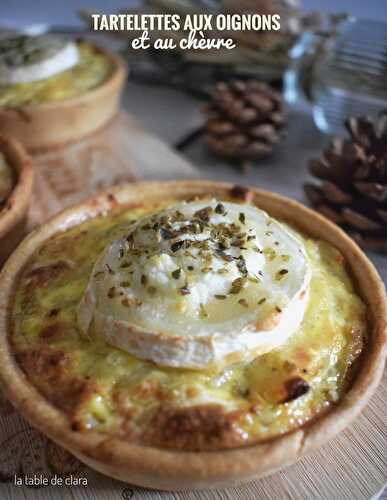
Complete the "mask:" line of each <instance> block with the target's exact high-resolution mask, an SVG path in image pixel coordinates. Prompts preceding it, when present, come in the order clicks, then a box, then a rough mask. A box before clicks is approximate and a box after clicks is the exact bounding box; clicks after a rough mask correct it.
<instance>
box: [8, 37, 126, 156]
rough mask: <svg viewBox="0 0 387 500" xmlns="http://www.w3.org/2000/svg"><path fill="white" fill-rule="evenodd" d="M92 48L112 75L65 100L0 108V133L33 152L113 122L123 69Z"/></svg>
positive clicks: (111, 56)
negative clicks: (106, 62)
mask: <svg viewBox="0 0 387 500" xmlns="http://www.w3.org/2000/svg"><path fill="white" fill-rule="evenodd" d="M90 45H92V44H90ZM92 46H93V47H94V49H95V50H97V51H99V52H101V53H102V54H104V55H105V56H106V57H107V58H108V59H110V60H111V61H112V62H113V63H114V70H113V73H112V74H111V75H110V77H109V78H108V79H107V80H106V81H105V82H103V83H102V84H101V85H98V86H97V87H96V88H94V89H91V90H89V91H88V92H85V93H84V94H81V95H79V96H77V97H72V98H69V99H63V100H59V101H51V102H42V103H37V104H29V105H26V106H20V107H15V108H4V107H1V106H0V133H4V134H5V133H6V134H9V135H11V136H12V137H15V138H17V139H19V140H20V141H21V142H22V143H23V145H24V146H25V147H26V148H27V149H28V150H29V151H32V152H37V151H44V150H46V149H50V148H53V147H58V146H61V145H63V144H66V143H69V142H72V141H76V140H78V139H82V138H83V137H85V136H87V135H89V134H91V133H92V132H94V131H96V130H98V129H99V128H101V127H102V126H103V125H104V124H105V123H107V122H108V121H109V120H110V119H111V118H113V116H114V115H115V114H116V112H117V110H118V106H119V100H120V95H121V91H122V88H123V86H124V83H125V80H126V75H127V67H126V65H125V63H124V61H123V60H122V59H121V58H120V57H118V56H116V55H115V54H113V53H111V52H109V51H107V50H105V49H102V48H100V47H96V46H94V45H92Z"/></svg>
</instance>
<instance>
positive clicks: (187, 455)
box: [0, 181, 387, 490]
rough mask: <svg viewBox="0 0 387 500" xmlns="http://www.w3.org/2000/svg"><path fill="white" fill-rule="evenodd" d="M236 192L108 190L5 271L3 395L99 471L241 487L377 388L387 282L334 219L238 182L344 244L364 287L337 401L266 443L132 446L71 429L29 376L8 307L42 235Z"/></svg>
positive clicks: (330, 432) (202, 186)
mask: <svg viewBox="0 0 387 500" xmlns="http://www.w3.org/2000/svg"><path fill="white" fill-rule="evenodd" d="M232 189H233V186H232V185H230V184H221V183H212V182H208V181H185V182H169V183H160V182H153V183H138V184H127V185H123V186H119V187H116V188H112V189H110V190H109V191H106V192H104V193H102V194H101V195H98V196H96V197H94V198H92V199H90V200H88V201H86V202H84V203H82V204H80V205H77V206H75V207H73V208H70V209H68V210H66V211H64V212H62V213H61V214H59V215H58V216H56V217H54V218H53V219H51V220H50V221H49V222H48V223H47V224H45V225H44V226H42V227H40V228H38V229H37V230H36V231H34V232H33V233H32V234H30V235H29V236H28V237H27V238H26V239H25V240H24V242H23V243H22V244H21V245H20V246H19V248H18V249H17V250H16V251H15V252H14V254H13V255H12V257H11V258H10V259H9V261H8V263H7V265H6V267H5V268H4V270H3V272H2V273H1V275H0V381H1V384H2V387H3V389H4V390H5V393H6V395H7V397H8V398H9V399H10V400H11V402H12V403H13V404H14V406H15V407H16V408H17V410H18V411H19V412H20V413H21V414H22V415H23V416H24V417H25V418H26V419H27V420H28V421H29V422H30V423H31V424H32V425H33V426H35V427H37V428H38V429H39V430H40V431H41V432H43V433H44V434H46V435H47V436H49V437H50V438H52V439H53V440H54V441H56V442H57V443H59V444H60V445H62V446H63V447H65V448H67V449H68V450H70V451H71V452H72V453H73V454H74V455H76V456H77V457H78V458H79V459H80V460H82V461H83V462H85V463H86V464H88V465H90V466H91V467H93V468H95V469H97V470H99V471H100V472H103V473H105V474H107V475H109V476H112V477H115V478H117V479H120V480H123V481H127V482H129V483H132V484H136V485H140V486H145V487H150V488H158V489H166V490H179V489H183V488H191V489H199V488H209V487H220V486H222V487H223V486H232V485H236V484H239V483H242V482H246V481H249V480H252V479H254V478H257V477H260V476H263V475H266V474H268V473H270V472H273V471H274V470H277V469H278V468H280V467H282V466H284V465H287V464H290V463H292V462H294V461H295V460H297V459H298V458H299V457H301V456H302V455H303V454H304V453H307V452H309V451H310V450H312V449H314V448H316V447H317V446H320V445H321V444H323V443H324V442H326V441H327V440H329V439H330V438H332V437H333V436H334V435H336V434H337V433H338V432H340V431H342V430H343V429H344V428H345V427H346V426H347V425H348V424H349V423H350V422H351V420H352V419H353V418H354V417H355V416H356V415H357V414H358V413H359V412H360V411H361V410H362V408H363V407H364V406H365V404H366V403H367V401H368V400H369V398H370V397H371V395H372V394H373V393H374V391H375V390H376V387H377V385H378V383H379V381H380V378H381V375H382V372H383V367H384V361H385V355H386V345H387V342H386V318H387V312H386V299H385V290H384V286H383V283H382V281H381V279H380V278H379V276H378V274H377V272H376V270H375V268H374V267H373V265H372V264H371V263H370V261H369V260H368V259H367V257H366V256H365V255H364V254H363V253H362V251H361V250H360V249H359V247H358V246H357V245H356V244H355V243H354V242H353V241H352V240H351V239H349V238H348V237H347V236H346V235H345V233H344V232H343V231H341V230H340V229H339V228H338V227H337V226H336V225H334V224H332V223H331V222H329V221H328V220H326V219H325V218H323V217H322V216H320V215H318V214H317V213H315V212H313V211H311V210H309V209H308V208H306V207H304V206H303V205H301V204H299V203H297V202H295V201H292V200H290V199H287V198H284V197H281V196H279V195H276V194H273V193H269V192H265V191H261V190H259V189H253V188H251V189H250V190H249V191H248V192H247V193H246V192H245V191H244V190H243V189H240V188H238V189H233V193H234V195H235V196H239V197H242V198H243V197H245V196H246V195H248V196H249V197H251V198H252V201H253V202H254V203H255V204H256V205H258V206H259V207H260V208H262V209H264V210H266V211H268V212H269V213H270V214H271V215H272V216H274V217H276V218H279V219H281V220H283V221H286V222H289V223H290V224H292V225H293V226H295V227H297V228H298V229H300V230H301V231H304V232H305V233H307V234H309V235H310V236H311V237H313V238H317V239H323V240H326V241H327V242H329V243H331V244H332V245H334V246H335V247H336V248H338V249H339V250H340V251H341V253H342V254H343V255H344V257H345V259H346V262H347V264H348V268H349V270H350V272H351V275H352V277H353V279H354V281H355V282H356V285H357V291H358V293H359V294H360V296H361V297H362V299H363V300H364V301H365V302H366V303H367V305H368V311H369V333H370V340H369V342H368V345H367V346H366V348H365V350H364V353H363V355H362V359H361V362H360V364H359V367H358V370H357V372H356V375H355V377H354V380H353V383H352V385H351V387H350V389H349V390H348V392H347V393H346V394H345V396H344V397H343V398H342V400H341V401H340V402H339V403H338V404H337V406H336V407H334V408H333V409H332V410H331V411H330V412H329V413H327V414H326V415H324V416H322V417H320V418H319V419H316V420H314V421H313V422H312V423H311V424H309V425H308V426H306V427H302V428H300V429H298V430H296V431H294V432H291V433H289V434H287V435H284V436H282V437H279V438H276V439H273V440H271V441H268V442H266V443H261V444H257V445H252V446H248V447H245V448H238V449H232V450H219V451H211V452H184V451H173V450H165V449H158V448H153V447H145V446H140V445H134V444H131V443H129V442H124V441H122V440H120V439H118V438H115V437H109V436H107V435H106V434H103V433H99V432H96V431H88V432H82V431H74V430H72V429H71V428H70V424H69V420H68V418H67V417H66V415H65V414H64V413H62V412H61V411H59V410H58V409H57V408H56V407H54V406H53V405H52V404H51V403H50V402H49V401H48V400H46V399H45V398H44V397H43V396H41V395H40V394H39V393H38V391H37V390H36V389H35V387H33V386H32V385H31V384H30V383H29V382H28V379H27V378H26V376H25V375H24V373H23V372H22V371H21V370H20V368H19V367H18V365H17V364H16V361H15V359H14V357H13V354H12V351H11V348H10V344H9V341H8V334H9V330H10V311H11V307H12V298H13V294H14V292H15V284H16V282H17V276H18V275H19V273H20V272H21V271H22V269H23V267H24V266H25V264H26V263H27V261H28V259H29V257H30V256H31V254H32V253H33V252H34V251H35V250H36V249H37V248H38V247H39V246H40V245H41V244H42V243H43V242H44V241H45V240H47V239H48V238H50V237H51V236H53V235H54V234H56V233H58V232H60V231H63V230H66V229H68V228H70V227H73V226H75V225H77V224H79V223H81V222H83V221H86V220H88V219H91V218H93V217H95V216H96V215H98V214H100V213H103V212H106V211H108V210H110V209H111V208H114V207H117V206H118V205H123V206H125V205H127V206H129V207H130V206H131V205H132V206H133V205H138V204H145V205H146V204H147V202H149V201H150V200H151V202H152V203H154V202H158V201H160V202H162V201H164V200H166V199H171V198H173V199H176V200H177V199H188V198H191V197H194V196H197V195H198V196H203V195H213V196H216V197H218V198H222V197H225V196H227V195H229V193H230V191H231V190H232Z"/></svg>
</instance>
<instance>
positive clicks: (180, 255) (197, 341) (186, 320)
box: [78, 200, 310, 369]
mask: <svg viewBox="0 0 387 500" xmlns="http://www.w3.org/2000/svg"><path fill="white" fill-rule="evenodd" d="M309 280H310V268H309V263H308V259H307V256H306V252H305V249H304V246H303V243H302V242H301V240H300V239H299V238H298V237H297V236H296V235H295V234H293V232H292V231H290V230H289V229H288V228H287V227H286V226H284V225H283V224H281V223H280V222H278V221H276V220H275V219H273V218H271V217H270V216H269V215H268V214H267V213H266V212H264V211H262V210H260V209H258V208H256V207H254V206H250V205H240V204H235V203H229V202H220V201H217V200H211V201H208V200H207V201H194V202H187V203H182V204H179V205H176V206H173V207H170V208H167V209H164V210H162V211H160V212H158V213H155V214H152V215H148V216H145V217H144V218H141V219H140V220H138V221H136V222H135V223H133V224H132V225H130V226H129V227H124V228H121V229H120V235H119V237H117V238H116V239H115V240H114V241H112V242H111V243H110V244H109V245H108V246H107V248H105V250H104V251H103V252H102V253H101V255H100V256H99V257H98V260H97V262H96V264H95V266H94V269H93V271H92V275H91V277H90V280H89V283H88V286H87V289H86V291H85V293H84V296H83V298H82V300H81V303H80V305H79V308H78V324H79V327H80V329H81V331H82V332H84V333H85V334H87V335H89V336H90V338H92V336H93V335H98V336H101V337H103V338H104V339H105V340H106V342H108V343H109V344H111V345H113V346H116V347H118V348H120V349H123V350H125V351H127V352H129V353H131V354H133V355H135V356H137V357H139V358H143V359H148V360H152V361H153V362H155V363H157V364H160V365H165V366H171V367H182V368H194V369H206V368H208V367H211V366H213V365H227V364H231V363H235V362H239V361H242V360H243V361H244V360H250V359H252V358H254V357H256V356H258V355H260V354H263V353H265V352H268V351H270V350H272V349H275V348H276V347H278V346H280V345H281V344H283V343H284V342H286V340H287V339H288V338H289V336H290V335H292V334H293V333H294V332H295V331H296V330H297V329H298V327H299V326H300V323H301V322H302V319H303V316H304V312H305V308H306V305H307V301H308V288H309Z"/></svg>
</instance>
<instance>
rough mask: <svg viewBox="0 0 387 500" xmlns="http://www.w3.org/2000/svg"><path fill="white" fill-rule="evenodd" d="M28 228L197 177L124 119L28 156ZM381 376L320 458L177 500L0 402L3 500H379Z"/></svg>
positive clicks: (384, 398)
mask: <svg viewBox="0 0 387 500" xmlns="http://www.w3.org/2000/svg"><path fill="white" fill-rule="evenodd" d="M35 168H36V174H37V175H36V183H35V194H34V196H35V197H34V201H33V204H32V207H31V213H30V228H32V227H34V226H36V225H38V224H41V223H42V222H43V221H44V220H45V219H47V217H48V216H49V215H52V214H54V213H55V212H57V211H59V210H60V209H61V208H63V207H66V206H69V205H71V204H72V203H75V202H77V201H79V200H81V199H82V198H85V197H86V196H89V195H91V194H92V193H93V192H95V191H98V190H99V189H101V188H104V187H107V186H109V185H112V184H116V183H118V182H120V181H123V180H129V181H135V180H140V179H151V178H152V179H172V178H175V179H176V178H191V177H197V176H198V173H197V170H196V169H195V168H194V167H192V166H191V165H190V164H189V163H188V162H187V161H185V160H184V159H183V158H181V157H180V156H178V155H177V154H176V153H175V152H173V151H172V150H171V149H169V148H168V147H167V146H166V145H165V144H164V143H162V142H161V141H160V140H159V139H157V138H155V137H153V136H152V135H150V134H148V133H146V132H144V130H142V129H141V128H140V127H138V125H137V124H136V123H135V122H134V121H133V120H132V119H131V118H130V117H129V116H128V115H126V114H124V113H121V114H120V115H119V116H117V118H116V119H115V120H114V121H113V122H112V123H110V124H109V125H108V126H107V127H105V129H104V130H101V131H99V132H97V133H96V134H94V135H93V136H92V137H89V138H87V139H85V140H83V141H81V142H79V143H77V144H72V145H70V146H67V147H65V148H61V149H58V150H55V151H51V152H47V153H44V154H40V155H37V156H35ZM386 382H387V377H384V380H383V385H382V386H381V387H380V388H379V390H378V391H377V393H376V395H375V396H374V398H373V399H372V401H371V403H370V404H369V406H368V407H367V408H366V410H365V411H364V412H363V414H362V415H361V416H360V417H359V418H358V419H357V420H356V421H355V423H354V424H353V425H352V426H351V427H350V428H349V429H347V430H346V431H345V432H343V433H342V434H341V435H339V436H338V437H337V438H336V439H334V440H333V441H332V442H331V443H329V444H327V445H326V446H324V447H323V448H322V449H320V450H318V451H317V452H315V453H313V454H311V455H309V456H307V457H304V458H303V459H302V460H300V461H299V462H298V463H297V464H295V465H292V466H290V467H288V468H287V469H284V470H282V471H279V472H277V473H275V474H273V475H271V476H269V477H266V478H264V479H261V480H258V481H255V482H252V483H250V484H248V485H244V486H241V487H239V488H230V489H223V490H213V491H202V492H200V493H197V492H196V493H195V492H181V493H167V492H158V491H150V490H144V489H141V488H136V487H133V486H130V485H126V484H124V483H121V482H119V481H116V480H112V479H109V478H107V477H105V476H102V475H101V474H99V473H97V472H94V471H92V470H91V469H89V468H87V467H86V466H83V465H82V464H81V463H80V462H78V461H77V460H76V459H74V458H73V457H71V455H69V454H68V453H67V452H65V451H64V450H62V449H61V448H59V447H57V446H56V445H55V444H53V443H52V442H50V441H49V440H48V439H46V438H45V437H44V436H42V435H41V434H40V433H38V432H37V431H35V430H34V429H32V428H31V427H30V426H29V425H28V424H27V423H26V422H25V421H24V420H23V419H22V418H21V417H20V416H19V415H18V414H17V413H16V412H15V411H14V410H13V408H12V407H11V406H10V405H9V404H8V403H7V402H6V401H5V400H4V399H0V498H1V499H38V500H40V499H41V500H48V499H50V500H57V499H58V500H59V499H77V500H78V499H79V500H94V499H103V500H118V499H124V500H129V499H131V498H133V499H134V500H172V499H173V500H194V499H195V500H196V499H199V498H200V499H203V500H211V499H217V500H234V499H235V500H237V499H238V500H250V499H251V500H254V499H267V500H282V499H283V500H289V499H295V500H311V499H313V500H315V499H321V500H346V499H348V500H357V499H359V500H360V499H371V498H377V496H379V493H380V492H381V490H382V489H383V485H384V483H385V481H386V456H387V432H386V422H385V420H386V415H387V391H386ZM16 473H21V474H26V475H28V476H29V477H33V476H34V474H36V475H37V477H40V474H42V475H43V476H44V477H45V478H47V480H48V481H49V482H50V483H52V482H55V477H57V476H55V474H58V475H59V474H64V473H67V474H72V482H73V484H74V482H75V481H77V480H79V479H77V478H85V479H87V482H88V485H87V486H81V485H80V486H74V485H73V486H72V487H68V486H63V485H62V486H57V485H56V486H55V485H49V486H43V487H41V488H38V489H37V488H31V487H25V486H23V487H21V486H20V487H18V486H15V485H14V475H15V474H16Z"/></svg>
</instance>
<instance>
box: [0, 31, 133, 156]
mask: <svg viewBox="0 0 387 500" xmlns="http://www.w3.org/2000/svg"><path fill="white" fill-rule="evenodd" d="M125 79H126V66H125V64H124V63H123V62H122V61H121V59H120V58H118V57H117V56H116V55H113V54H112V53H110V52H108V51H106V50H105V49H101V48H99V47H96V46H94V45H92V44H90V43H86V42H83V41H79V40H76V41H72V40H68V39H64V38H59V37H57V36H54V35H51V34H50V35H39V36H29V35H26V34H20V33H6V34H3V35H0V133H6V134H9V135H11V136H13V137H16V138H17V139H19V140H21V141H22V142H23V144H24V145H25V147H26V148H27V149H29V150H31V151H36V150H41V149H47V148H50V147H53V146H59V145H62V144H64V143H67V142H71V141H73V140H76V139H79V138H82V137H84V136H85V135H87V134H89V133H91V132H93V131H94V130H96V129H98V128H100V127H101V126H103V125H104V124H105V123H106V122H107V121H109V120H110V119H111V118H112V117H113V116H114V114H115V113H116V112H117V109H118V103H119V98H120V94H121V90H122V87H123V84H124V82H125Z"/></svg>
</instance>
